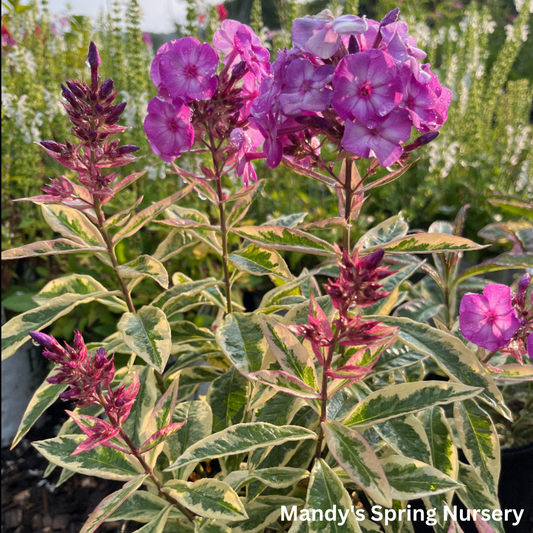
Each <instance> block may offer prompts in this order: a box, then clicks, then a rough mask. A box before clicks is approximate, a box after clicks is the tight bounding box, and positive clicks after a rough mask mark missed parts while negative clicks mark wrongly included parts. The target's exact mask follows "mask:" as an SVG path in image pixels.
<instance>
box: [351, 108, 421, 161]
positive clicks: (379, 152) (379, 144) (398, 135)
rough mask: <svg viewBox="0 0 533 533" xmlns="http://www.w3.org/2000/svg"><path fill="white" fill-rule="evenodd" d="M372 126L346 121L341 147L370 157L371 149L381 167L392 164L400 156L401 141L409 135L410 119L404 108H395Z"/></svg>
mask: <svg viewBox="0 0 533 533" xmlns="http://www.w3.org/2000/svg"><path fill="white" fill-rule="evenodd" d="M376 122H377V124H376V126H375V127H374V128H368V127H367V126H365V125H364V124H363V123H362V122H359V121H357V120H356V121H355V122H352V121H351V120H347V121H346V127H345V130H344V136H343V138H342V147H343V148H345V149H346V150H349V151H350V152H352V153H354V154H356V155H359V156H361V157H366V158H368V157H370V155H371V154H370V152H371V151H372V152H373V153H374V154H375V155H376V157H377V158H378V161H379V164H380V165H381V166H382V167H388V166H389V165H392V164H393V163H395V162H396V161H398V159H399V158H400V157H401V156H402V153H403V149H402V147H401V144H400V143H401V142H404V141H407V139H409V136H410V135H411V120H410V119H409V114H408V113H407V111H405V110H404V109H395V110H394V111H391V112H390V113H389V114H388V115H387V116H386V117H383V118H382V119H378V121H376Z"/></svg>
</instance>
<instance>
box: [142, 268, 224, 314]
mask: <svg viewBox="0 0 533 533" xmlns="http://www.w3.org/2000/svg"><path fill="white" fill-rule="evenodd" d="M176 274H178V273H176ZM176 274H174V275H173V276H172V283H173V285H174V286H173V287H171V288H170V289H169V290H168V291H165V292H163V293H161V294H160V295H159V296H158V297H157V298H156V299H155V300H154V301H153V302H152V305H153V306H154V307H158V308H160V309H163V310H165V308H166V307H167V306H168V305H171V304H172V302H173V301H175V299H176V298H183V297H191V296H197V295H198V294H200V293H201V292H202V291H204V290H205V289H207V288H209V287H213V286H215V285H217V284H218V283H219V282H218V281H217V280H216V279H215V278H206V279H203V280H200V281H192V280H189V279H186V278H185V277H184V276H183V279H182V276H177V275H176Z"/></svg>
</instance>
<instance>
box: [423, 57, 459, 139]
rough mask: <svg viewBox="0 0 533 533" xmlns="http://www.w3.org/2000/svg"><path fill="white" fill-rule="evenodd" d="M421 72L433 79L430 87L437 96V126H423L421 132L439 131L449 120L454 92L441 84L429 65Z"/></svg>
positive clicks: (435, 106) (429, 84)
mask: <svg viewBox="0 0 533 533" xmlns="http://www.w3.org/2000/svg"><path fill="white" fill-rule="evenodd" d="M421 72H425V73H426V74H429V76H430V77H431V79H430V81H429V83H428V87H429V89H430V90H431V91H432V92H433V93H434V95H435V100H436V101H435V105H434V106H433V112H434V113H435V116H436V125H435V126H434V127H424V124H422V128H421V130H420V131H428V129H431V130H437V129H439V128H440V127H441V126H442V125H443V124H444V123H445V122H446V120H447V119H448V108H449V107H450V104H451V102H452V91H450V89H447V88H446V87H443V86H442V85H441V84H440V81H439V80H438V78H437V76H435V74H433V72H431V70H429V63H426V64H425V65H423V66H422V69H421Z"/></svg>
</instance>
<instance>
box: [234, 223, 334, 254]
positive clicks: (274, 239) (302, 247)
mask: <svg viewBox="0 0 533 533" xmlns="http://www.w3.org/2000/svg"><path fill="white" fill-rule="evenodd" d="M232 231H233V232H234V233H236V234H237V235H239V237H242V238H243V239H247V240H249V241H250V242H252V243H254V244H256V245H258V246H262V247H264V248H272V249H274V250H289V251H292V252H302V253H307V254H312V255H325V256H328V257H335V250H334V249H333V246H332V245H331V244H329V243H328V242H326V241H324V240H322V239H319V238H318V237H315V236H314V235H311V234H309V233H305V232H303V231H300V230H297V229H292V228H287V227H284V226H272V225H271V226H243V227H240V228H233V229H232Z"/></svg>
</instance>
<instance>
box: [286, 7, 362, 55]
mask: <svg viewBox="0 0 533 533" xmlns="http://www.w3.org/2000/svg"><path fill="white" fill-rule="evenodd" d="M367 27H368V26H367V22H366V20H365V19H362V18H360V17H356V16H355V15H343V16H342V17H338V18H334V17H333V15H332V13H331V12H330V11H329V10H327V9H326V10H324V11H322V12H321V13H319V14H318V15H316V16H314V17H310V16H306V17H303V18H297V19H295V20H294V22H293V23H292V40H293V42H294V44H295V45H296V46H297V47H298V48H300V49H302V50H304V51H306V52H309V53H311V54H313V55H315V56H318V57H320V58H322V59H328V58H330V57H331V56H333V55H334V54H335V52H337V50H338V49H339V48H340V45H341V38H342V37H343V36H345V35H358V34H361V33H363V32H365V31H366V29H367Z"/></svg>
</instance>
